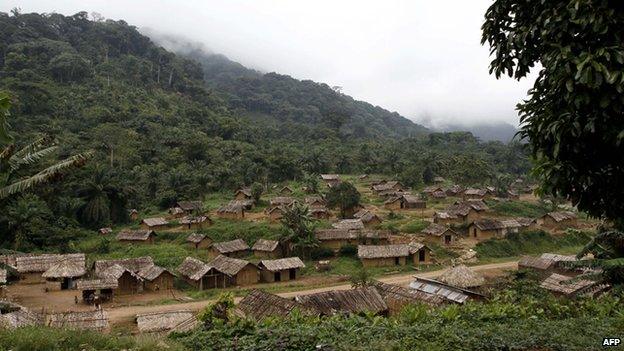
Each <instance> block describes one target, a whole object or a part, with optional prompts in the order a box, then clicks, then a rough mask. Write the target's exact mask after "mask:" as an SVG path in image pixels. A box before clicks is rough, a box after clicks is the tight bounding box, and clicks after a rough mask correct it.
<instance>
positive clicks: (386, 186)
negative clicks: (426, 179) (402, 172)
mask: <svg viewBox="0 0 624 351" xmlns="http://www.w3.org/2000/svg"><path fill="white" fill-rule="evenodd" d="M397 188H403V185H402V184H401V183H400V182H398V181H396V180H391V181H387V182H385V183H381V184H377V185H373V190H374V191H376V192H381V191H386V190H392V189H395V190H396V189H397Z"/></svg>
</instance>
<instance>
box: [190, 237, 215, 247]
mask: <svg viewBox="0 0 624 351" xmlns="http://www.w3.org/2000/svg"><path fill="white" fill-rule="evenodd" d="M189 245H191V247H192V248H195V249H205V248H208V247H210V245H212V241H210V240H208V239H204V240H202V241H200V242H199V243H197V244H195V243H189Z"/></svg>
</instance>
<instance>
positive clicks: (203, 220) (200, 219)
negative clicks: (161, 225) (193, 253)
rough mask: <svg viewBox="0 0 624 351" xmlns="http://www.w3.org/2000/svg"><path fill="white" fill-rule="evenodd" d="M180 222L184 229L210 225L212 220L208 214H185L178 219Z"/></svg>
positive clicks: (201, 227)
mask: <svg viewBox="0 0 624 351" xmlns="http://www.w3.org/2000/svg"><path fill="white" fill-rule="evenodd" d="M180 224H181V225H182V226H184V229H203V228H204V227H208V226H210V225H212V220H211V219H210V218H209V217H208V216H196V217H195V216H186V217H183V218H182V219H180Z"/></svg>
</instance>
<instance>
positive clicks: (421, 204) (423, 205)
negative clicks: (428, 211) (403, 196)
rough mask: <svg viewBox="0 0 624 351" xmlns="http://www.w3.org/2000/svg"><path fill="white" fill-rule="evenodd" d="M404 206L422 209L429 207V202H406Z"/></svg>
mask: <svg viewBox="0 0 624 351" xmlns="http://www.w3.org/2000/svg"><path fill="white" fill-rule="evenodd" d="M404 207H405V208H417V209H422V208H427V203H426V202H424V201H421V202H406V203H405V206H404Z"/></svg>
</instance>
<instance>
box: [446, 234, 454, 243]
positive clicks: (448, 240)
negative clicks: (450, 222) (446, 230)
mask: <svg viewBox="0 0 624 351" xmlns="http://www.w3.org/2000/svg"><path fill="white" fill-rule="evenodd" d="M452 240H453V239H452V238H451V236H450V235H445V236H444V244H445V245H450V244H451V241H452Z"/></svg>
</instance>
